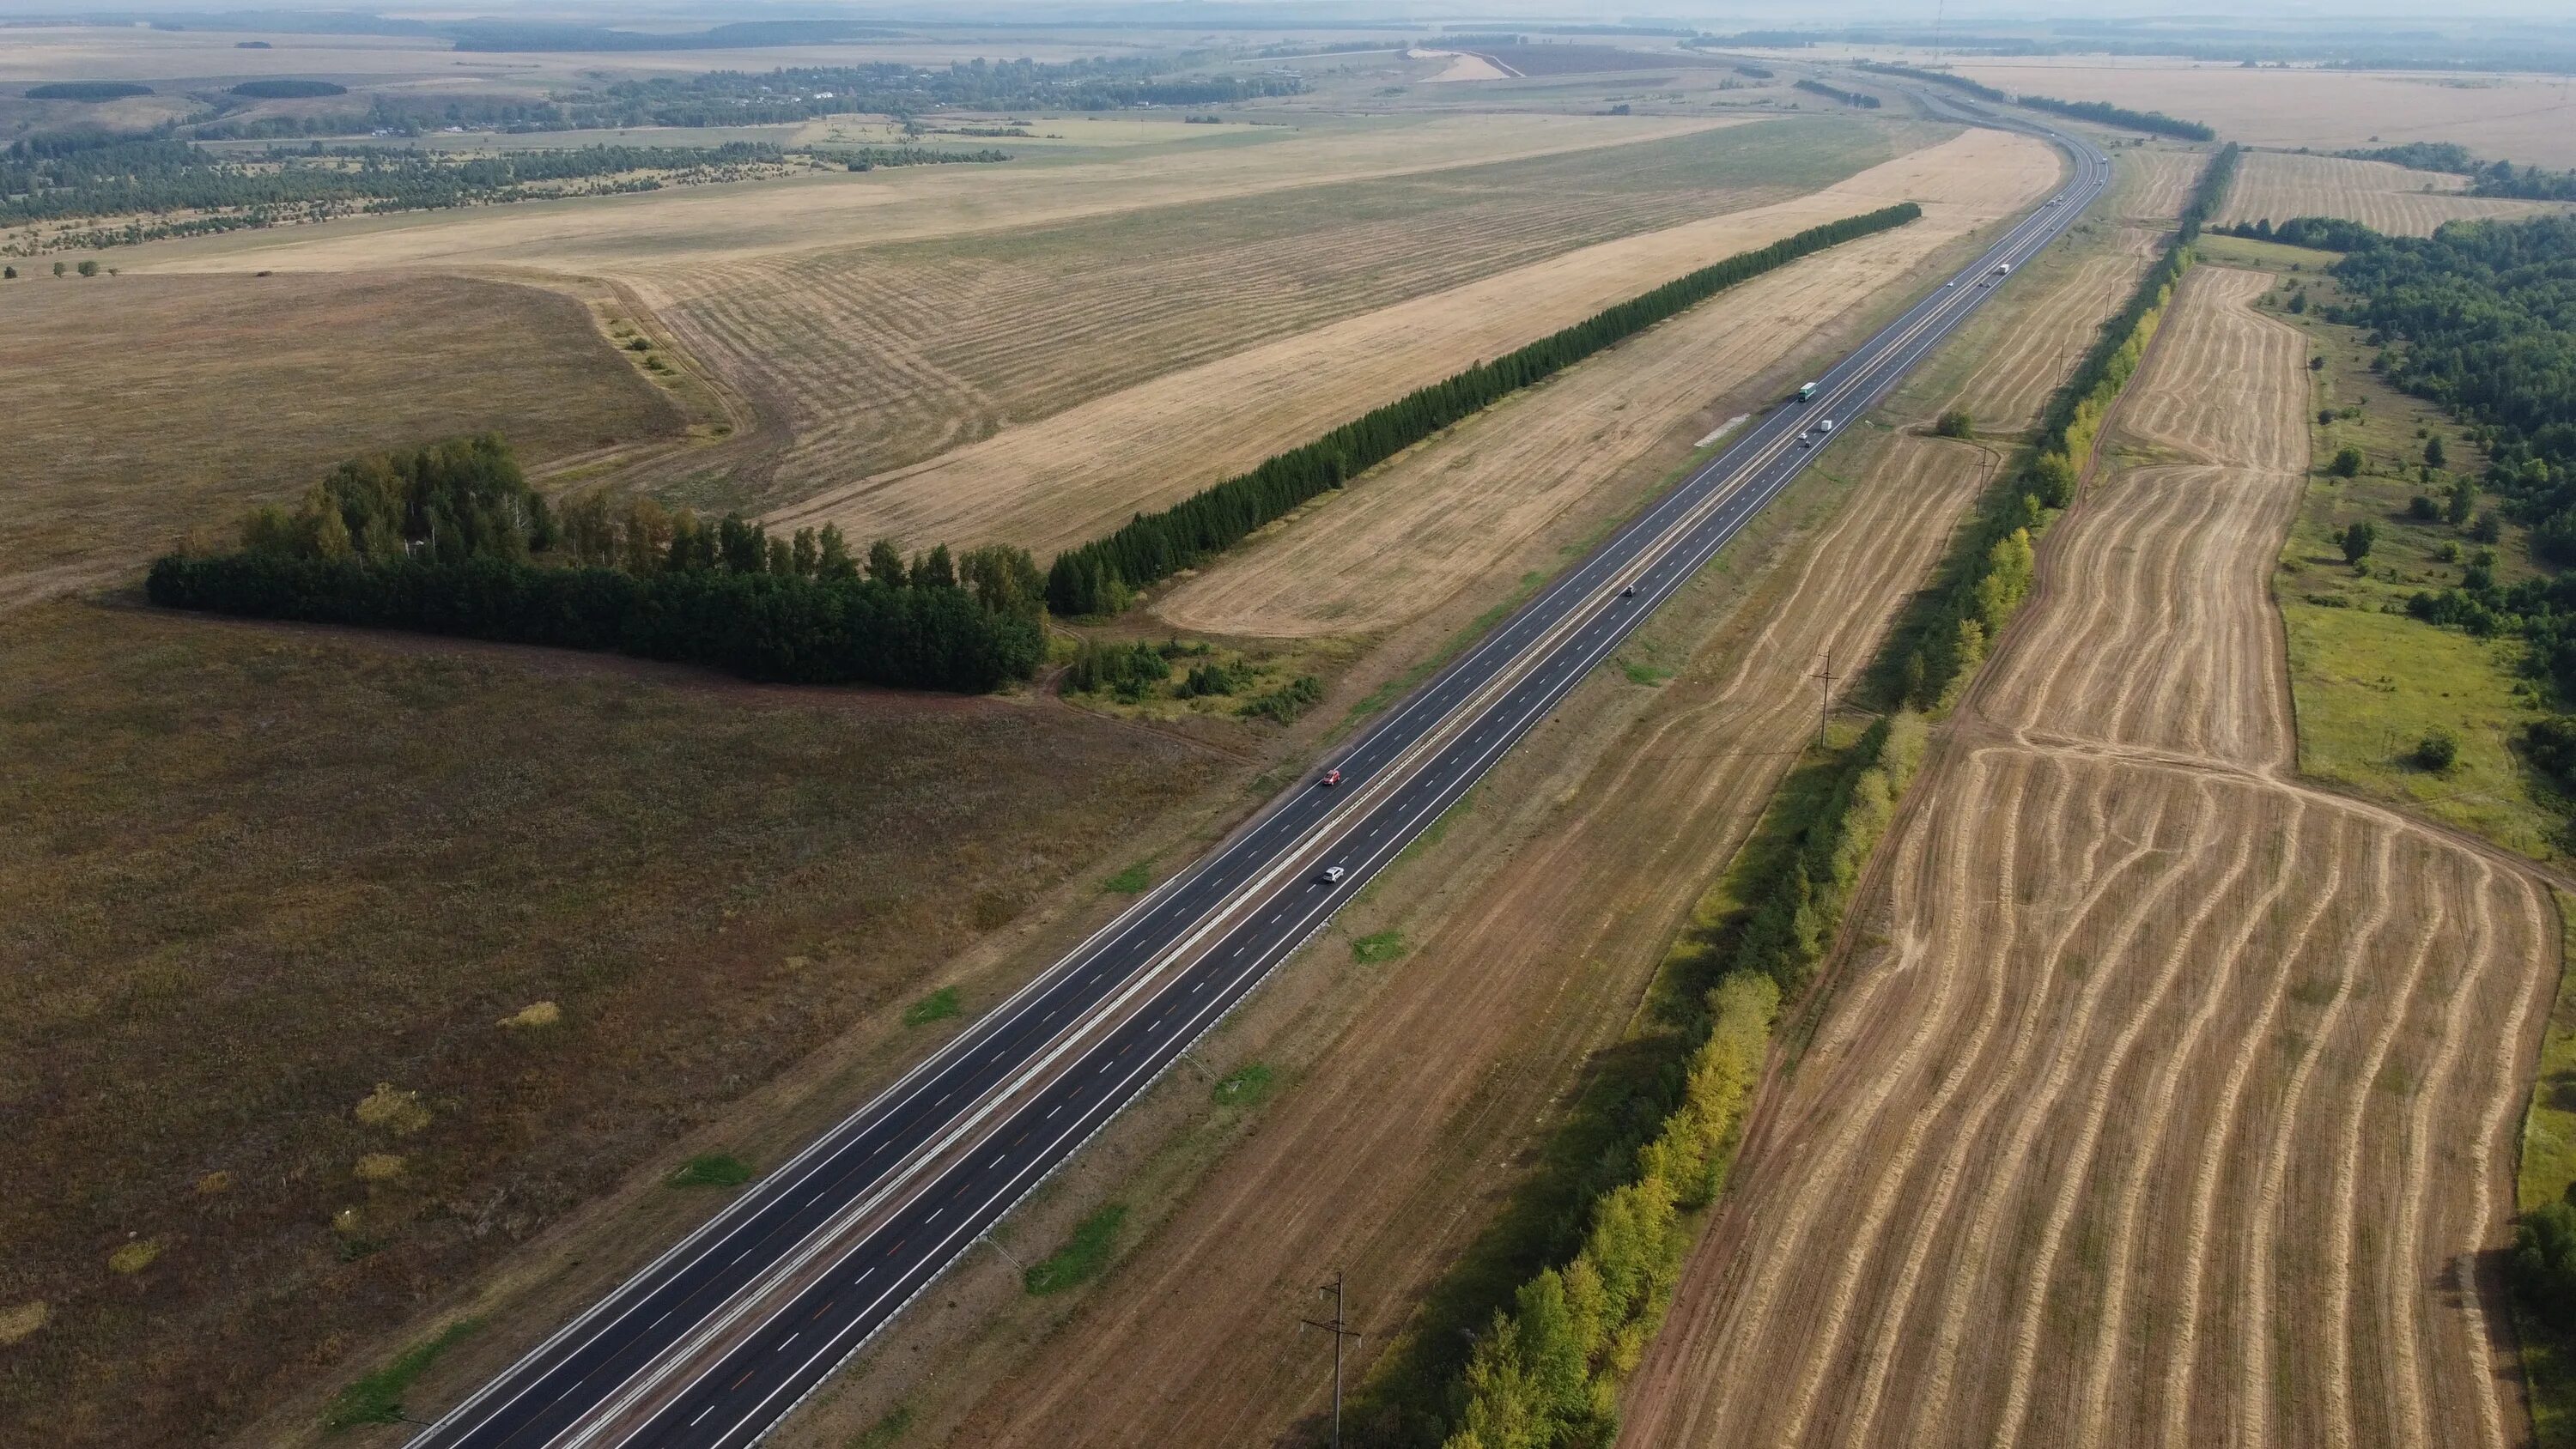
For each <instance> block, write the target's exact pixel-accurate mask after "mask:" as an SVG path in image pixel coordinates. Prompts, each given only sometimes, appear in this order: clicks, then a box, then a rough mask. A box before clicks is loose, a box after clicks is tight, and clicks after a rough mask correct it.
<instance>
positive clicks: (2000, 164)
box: [771, 131, 2058, 553]
mask: <svg viewBox="0 0 2576 1449" xmlns="http://www.w3.org/2000/svg"><path fill="white" fill-rule="evenodd" d="M2057 167H2058V162H2057V159H2056V155H2055V153H2054V152H2052V151H2050V150H2048V149H2047V148H2046V147H2045V146H2043V145H2041V144H2040V143H2038V142H2036V141H2033V140H2030V139H2027V138H2024V137H2019V136H2013V135H2009V134H2005V133H2001V132H1993V131H1972V132H1967V133H1965V134H1962V135H1959V136H1957V137H1955V138H1953V139H1951V140H1948V141H1944V142H1942V143H1941V144H1939V145H1936V146H1930V147H1926V148H1924V149H1923V150H1920V151H1916V152H1913V153H1910V154H1908V155H1905V156H1901V157H1898V158H1897V159H1895V160H1893V161H1889V162H1886V163H1883V164H1881V165H1879V166H1875V167H1872V168H1870V169H1869V170H1867V171H1864V172H1862V173H1860V174H1859V175H1857V176H1854V177H1852V178H1850V179H1849V180H1846V181H1843V182H1840V183H1838V184H1836V185H1834V186H1830V187H1827V188H1825V189H1823V190H1821V191H1817V192H1814V193H1811V194H1809V195H1806V196H1803V197H1799V198H1797V199H1795V200H1791V201H1786V202H1780V203H1775V204H1773V205H1770V206H1762V207H1755V208H1752V209H1749V210H1745V211H1739V212H1732V213H1728V214H1726V215H1722V216H1717V217H1712V218H1709V219H1707V220H1704V221H1697V222H1690V223H1686V224H1684V225H1681V226H1676V227H1670V228H1666V229H1663V230H1660V231H1655V232H1650V233H1647V234H1644V235H1641V236H1635V237H1629V238H1625V239H1622V240H1619V241H1614V242H1606V243H1603V244H1601V245H1599V246H1594V247H1588V248H1584V249H1582V250H1580V251H1576V252H1571V253H1568V254H1566V255H1563V256H1559V257H1554V258H1551V259H1549V260H1547V261H1543V262H1538V263H1534V264H1532V265H1529V266H1526V267H1520V268H1516V269H1514V270H1512V271H1509V272H1505V273H1502V274H1500V275H1497V276H1494V277H1489V278H1486V279H1484V280H1481V281H1477V282H1473V283H1469V284H1467V285H1465V286H1462V287H1457V288H1452V289H1450V290H1447V291H1444V292H1439V293H1434V294H1432V295H1429V296H1424V297H1418V298H1415V299H1413V300H1410V301H1407V302H1403V303H1399V304H1396V305H1393V306H1389V307H1383V308H1379V309H1377V310H1375V311H1372V312H1369V313H1366V314H1364V315H1362V316H1358V317H1354V318H1351V319H1349V320H1347V321H1345V322H1340V323H1335V324H1333V325H1330V326H1326V327H1321V328H1316V329H1313V330H1310V331H1307V332H1303V333H1299V334H1297V335H1294V336H1290V337H1285V338H1280V339H1277V340H1275V341H1271V342H1267V343H1264V344H1261V345H1258V346H1254V347H1250V348H1247V349H1245V350H1243V351H1241V352H1237V353H1234V354H1231V355H1229V356H1226V357H1223V358H1220V359H1217V360H1215V361H1212V362H1209V363H1206V364H1202V365H1200V366H1197V367H1191V368H1185V369H1182V370H1179V371H1176V372H1171V373H1167V374H1164V375H1163V376H1161V377H1158V378H1155V379H1153V380H1152V381H1150V382H1147V383H1144V384H1141V385H1139V386H1136V387H1131V388H1127V389H1124V390H1122V391H1120V392H1117V393H1114V394H1111V395H1109V396H1107V397H1103V398H1100V399H1097V400H1095V401H1093V402H1089V403H1085V404H1082V405H1080V406H1077V407H1073V408H1068V409H1066V410H1065V411H1063V412H1060V413H1057V414H1055V415H1053V416H1051V417H1049V418H1047V419H1045V420H1043V421H1041V422H1038V423H1035V424H1032V425H1030V426H1027V427H1021V428H1013V429H1009V430H1006V431H1004V432H1002V433H999V434H997V435H995V436H994V437H992V438H990V439H988V440H987V441H985V442H982V443H978V444H974V445H971V446H968V447H963V448H957V449H953V450H951V451H949V452H947V453H944V454H941V455H940V456H939V457H937V458H934V459H932V460H930V461H929V462H926V463H923V464H920V465H916V466H914V467H911V468H904V469H897V470H894V471H893V472H890V473H886V474H882V475H879V476H876V477H871V478H865V479H860V480H857V481H854V482H852V483H849V484H847V485H844V486H841V487H837V488H830V489H826V490H824V491H823V492H821V493H818V494H816V495H815V496H814V497H812V498H811V499H809V500H807V501H806V502H804V503H801V504H797V505H795V506H793V507H790V508H785V509H780V510H777V511H776V512H774V513H773V514H772V515H771V522H772V526H773V527H776V526H803V525H807V524H815V525H819V524H822V523H825V522H834V523H838V524H839V525H840V526H841V528H842V530H843V531H844V532H847V533H850V534H852V535H854V536H858V537H871V536H875V535H878V534H893V535H899V536H902V537H906V538H912V539H950V540H956V541H959V542H969V541H980V540H989V539H996V538H998V539H1003V540H1007V541H1009V542H1013V543H1018V544H1022V545H1024V546H1026V547H1029V548H1031V549H1033V550H1036V551H1039V552H1041V553H1043V552H1045V551H1047V550H1051V549H1056V548H1061V547H1064V546H1066V545H1068V544H1072V543H1076V542H1080V541H1082V540H1084V539H1087V538H1091V537H1094V536H1096V535H1098V534H1100V533H1103V532H1106V531H1107V530H1108V529H1110V528H1114V527H1116V526H1117V525H1118V524H1121V523H1124V522H1125V521H1126V520H1127V518H1128V517H1129V515H1131V514H1132V513H1134V512H1136V511H1137V510H1139V509H1146V508H1156V507H1162V506H1165V505H1168V504H1170V503H1172V502H1174V501H1177V500H1178V499H1180V498H1182V497H1185V496H1187V495H1188V494H1190V493H1193V492H1196V491H1197V490H1199V489H1201V488H1204V487H1206V486H1208V485H1209V484H1211V483H1215V482H1217V481H1219V480H1220V479H1223V478H1225V477H1228V476H1230V475H1232V474H1234V473H1237V472H1240V471H1242V470H1243V469H1245V468H1248V467H1250V466H1252V465H1253V464H1255V463H1258V462H1259V461H1260V460H1261V459H1262V458H1264V457H1267V456H1269V455H1270V454H1272V453H1274V452H1277V451H1279V450H1280V449H1281V448H1283V447H1286V446H1290V445H1293V444H1295V443H1297V442H1299V441H1302V440H1304V439H1306V438H1309V437H1312V436H1314V435H1315V434H1317V433H1320V432H1322V431H1323V430H1324V429H1326V428H1328V427H1331V426H1332V425H1333V424H1335V423H1338V422H1340V421H1342V420H1344V419H1346V418H1350V417H1355V416H1357V415H1359V414H1360V413H1363V412H1365V411H1367V410H1368V409H1369V408H1371V407H1374V406H1376V405H1378V404H1380V403H1383V402H1387V401H1391V400H1393V399H1394V398H1396V397H1399V396H1401V395H1402V394H1404V393H1405V392H1407V391H1410V390H1411V389H1413V388H1415V387H1418V386H1420V385H1421V384H1422V383H1423V382H1424V380H1426V379H1432V378H1438V377H1443V376H1446V375H1448V374H1450V373H1452V372H1455V371H1458V370H1459V369H1461V368H1463V367H1466V366H1468V365H1469V364H1471V363H1473V362H1474V361H1475V360H1476V359H1478V358H1482V357H1492V356H1494V355H1496V354H1498V353H1500V352H1502V351H1505V350H1507V349H1509V348H1511V347H1515V346H1518V345H1520V344H1521V343H1523V342H1527V341H1529V340H1530V339H1532V338H1535V337H1539V336H1543V335H1545V334H1546V333H1548V332H1551V331H1553V330H1555V329H1556V328H1559V327H1562V326H1565V325H1567V324H1569V323H1572V322H1575V321H1579V320H1581V319H1582V318H1583V317H1586V316H1588V315H1590V314H1591V313H1593V312H1595V311H1598V310H1600V309H1601V308H1602V307H1604V306H1607V305H1609V304H1611V303H1613V302H1617V301H1620V300H1623V299H1625V298H1627V297H1629V296H1632V295H1634V294H1636V293H1638V292H1641V291H1644V290H1646V289H1647V288H1649V287H1652V286H1654V285H1656V284H1657V283H1660V282H1663V281H1666V280H1669V279H1670V278H1672V277H1675V276H1678V275H1680V274H1681V273H1683V272H1686V271H1688V270H1690V269H1691V268H1693V267H1695V266H1703V265H1706V264H1708V263H1710V262H1713V261H1717V260H1719V259H1721V258H1724V257H1726V256H1729V255H1732V254H1734V253H1736V252H1740V251H1744V250H1748V249H1750V248H1755V247H1760V246H1763V245H1765V244H1767V243H1769V242H1771V241H1774V240H1777V239H1779V238H1780V237H1783V236H1787V235H1789V234H1791V233H1793V232H1796V231H1798V230H1800V229H1802V228H1805V227H1809V226H1814V225H1817V224H1819V223H1821V222H1825V221H1829V220H1833V219H1836V218H1839V217H1843V216H1848V215H1851V214H1854V213H1856V212H1861V211H1867V210H1871V209H1873V208H1876V207H1880V206H1885V205H1889V204H1891V203H1893V202H1896V201H1901V200H1917V201H1921V202H1922V203H1924V209H1925V216H1924V219H1923V220H1922V221H1921V222H1918V223H1915V225H1916V226H1919V227H1922V228H1924V229H1925V230H1926V231H1927V232H1931V233H1936V234H1941V235H1953V236H1954V235H1958V234H1960V233H1963V232H1965V231H1968V230H1970V229H1972V228H1974V227H1977V226H1981V225H1985V224H1988V223H1991V222H1993V221H1995V220H1996V219H1998V218H2000V217H2002V216H2004V215H2007V214H2009V213H2010V212H2013V211H2015V210H2018V209H2019V208H2021V207H2022V206H2024V205H2026V204H2028V203H2029V202H2030V201H2031V200H2033V199H2035V198H2036V197H2037V196H2038V195H2039V194H2040V193H2041V192H2043V191H2044V190H2045V189H2046V188H2047V187H2048V185H2049V184H2050V183H2051V182H2053V181H2054V180H2055V178H2056V176H2057V174H2058V171H2057Z"/></svg>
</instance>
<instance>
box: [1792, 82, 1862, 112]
mask: <svg viewBox="0 0 2576 1449" xmlns="http://www.w3.org/2000/svg"><path fill="white" fill-rule="evenodd" d="M1797 87H1798V89H1800V90H1802V91H1807V92H1810V93H1812V94H1814V95H1820V96H1825V97H1828V98H1830V99H1833V100H1837V101H1840V102H1842V103H1843V104H1844V105H1847V106H1858V107H1860V108H1861V109H1862V110H1864V111H1874V110H1877V109H1878V105H1879V102H1878V97H1876V96H1873V95H1870V94H1868V93H1867V92H1865V91H1847V90H1844V89H1843V88H1842V87H1840V86H1829V85H1827V84H1825V83H1824V82H1823V81H1820V80H1802V81H1799V82H1797Z"/></svg>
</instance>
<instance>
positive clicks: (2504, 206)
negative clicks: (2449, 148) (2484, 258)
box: [2218, 151, 2560, 236]
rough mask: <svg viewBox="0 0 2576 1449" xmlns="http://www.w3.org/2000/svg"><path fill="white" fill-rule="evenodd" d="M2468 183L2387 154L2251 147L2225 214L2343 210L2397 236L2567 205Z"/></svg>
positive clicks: (2273, 216)
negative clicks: (2466, 192)
mask: <svg viewBox="0 0 2576 1449" xmlns="http://www.w3.org/2000/svg"><path fill="white" fill-rule="evenodd" d="M2467 185H2468V178H2467V177H2464V176H2453V175H2451V174H2449V173H2448V172H2442V171H2410V170H2408V169H2407V168H2405V167H2403V166H2392V165H2390V164H2389V163H2387V162H2385V161H2355V160H2352V159H2349V158H2347V157H2342V156H2293V155H2286V154H2283V153H2280V152H2274V151H2249V152H2247V153H2246V154H2245V158H2244V160H2243V161H2241V162H2240V163H2238V167H2237V172H2236V185H2235V187H2234V188H2233V189H2232V190H2231V191H2229V193H2228V196H2227V205H2226V207H2225V209H2224V210H2223V211H2222V212H2221V213H2220V215H2219V217H2218V220H2219V221H2221V222H2223V223H2226V224H2228V225H2231V226H2232V225H2234V224H2236V223H2237V222H2242V221H2270V222H2274V223H2279V222H2284V221H2288V220H2289V219H2290V218H2291V217H2294V216H2340V217H2344V218H2346V219H2348V220H2351V221H2357V222H2360V223H2361V224H2362V225H2363V226H2366V227H2369V228H2371V229H2373V230H2375V231H2380V232H2385V233H2387V234H2388V235H2390V236H2431V235H2432V234H2433V229H2434V228H2435V227H2438V226H2440V225H2441V224H2442V223H2444V222H2446V221H2462V220H2471V219H2475V218H2478V217H2490V216H2501V217H2523V216H2530V215H2533V214H2535V213H2538V212H2544V211H2556V210H2559V209H2560V208H2558V207H2555V206H2551V205H2549V204H2547V203H2545V202H2538V201H2513V200H2509V199H2506V198H2502V197H2492V196H2463V195H2459V194H2458V193H2459V192H2460V191H2461V190H2462V189H2463V188H2464V187H2466V186H2467Z"/></svg>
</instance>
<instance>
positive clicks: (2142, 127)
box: [2020, 96, 2218, 141]
mask: <svg viewBox="0 0 2576 1449" xmlns="http://www.w3.org/2000/svg"><path fill="white" fill-rule="evenodd" d="M2020 99H2021V103H2022V104H2023V105H2025V106H2028V107H2029V108H2030V109H2032V110H2034V111H2053V112H2055V113H2056V114H2058V115H2061V116H2072V117H2074V118H2075V119H2076V120H2079V121H2091V122H2093V123H2094V124H2095V125H2099V126H2117V127H2119V128H2120V129H2122V130H2126V131H2145V132H2147V133H2148V134H2150V135H2156V136H2173V137H2176V138H2178V139H2181V140H2185V141H2215V140H2217V139H2218V133H2217V132H2216V131H2213V130H2211V129H2209V128H2208V127H2207V126H2204V125H2202V124H2201V123H2200V122H2198V121H2185V120H2181V119H2179V118H2177V117H2174V116H2168V115H2166V114H2165V113H2164V112H2162V111H2133V110H2130V109H2128V108H2127V107H2126V106H2115V105H2112V104H2110V103H2109V102H2107V101H2061V100H2059V99H2057V98H2056V97H2055V96H2023V97H2021V98H2020Z"/></svg>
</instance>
